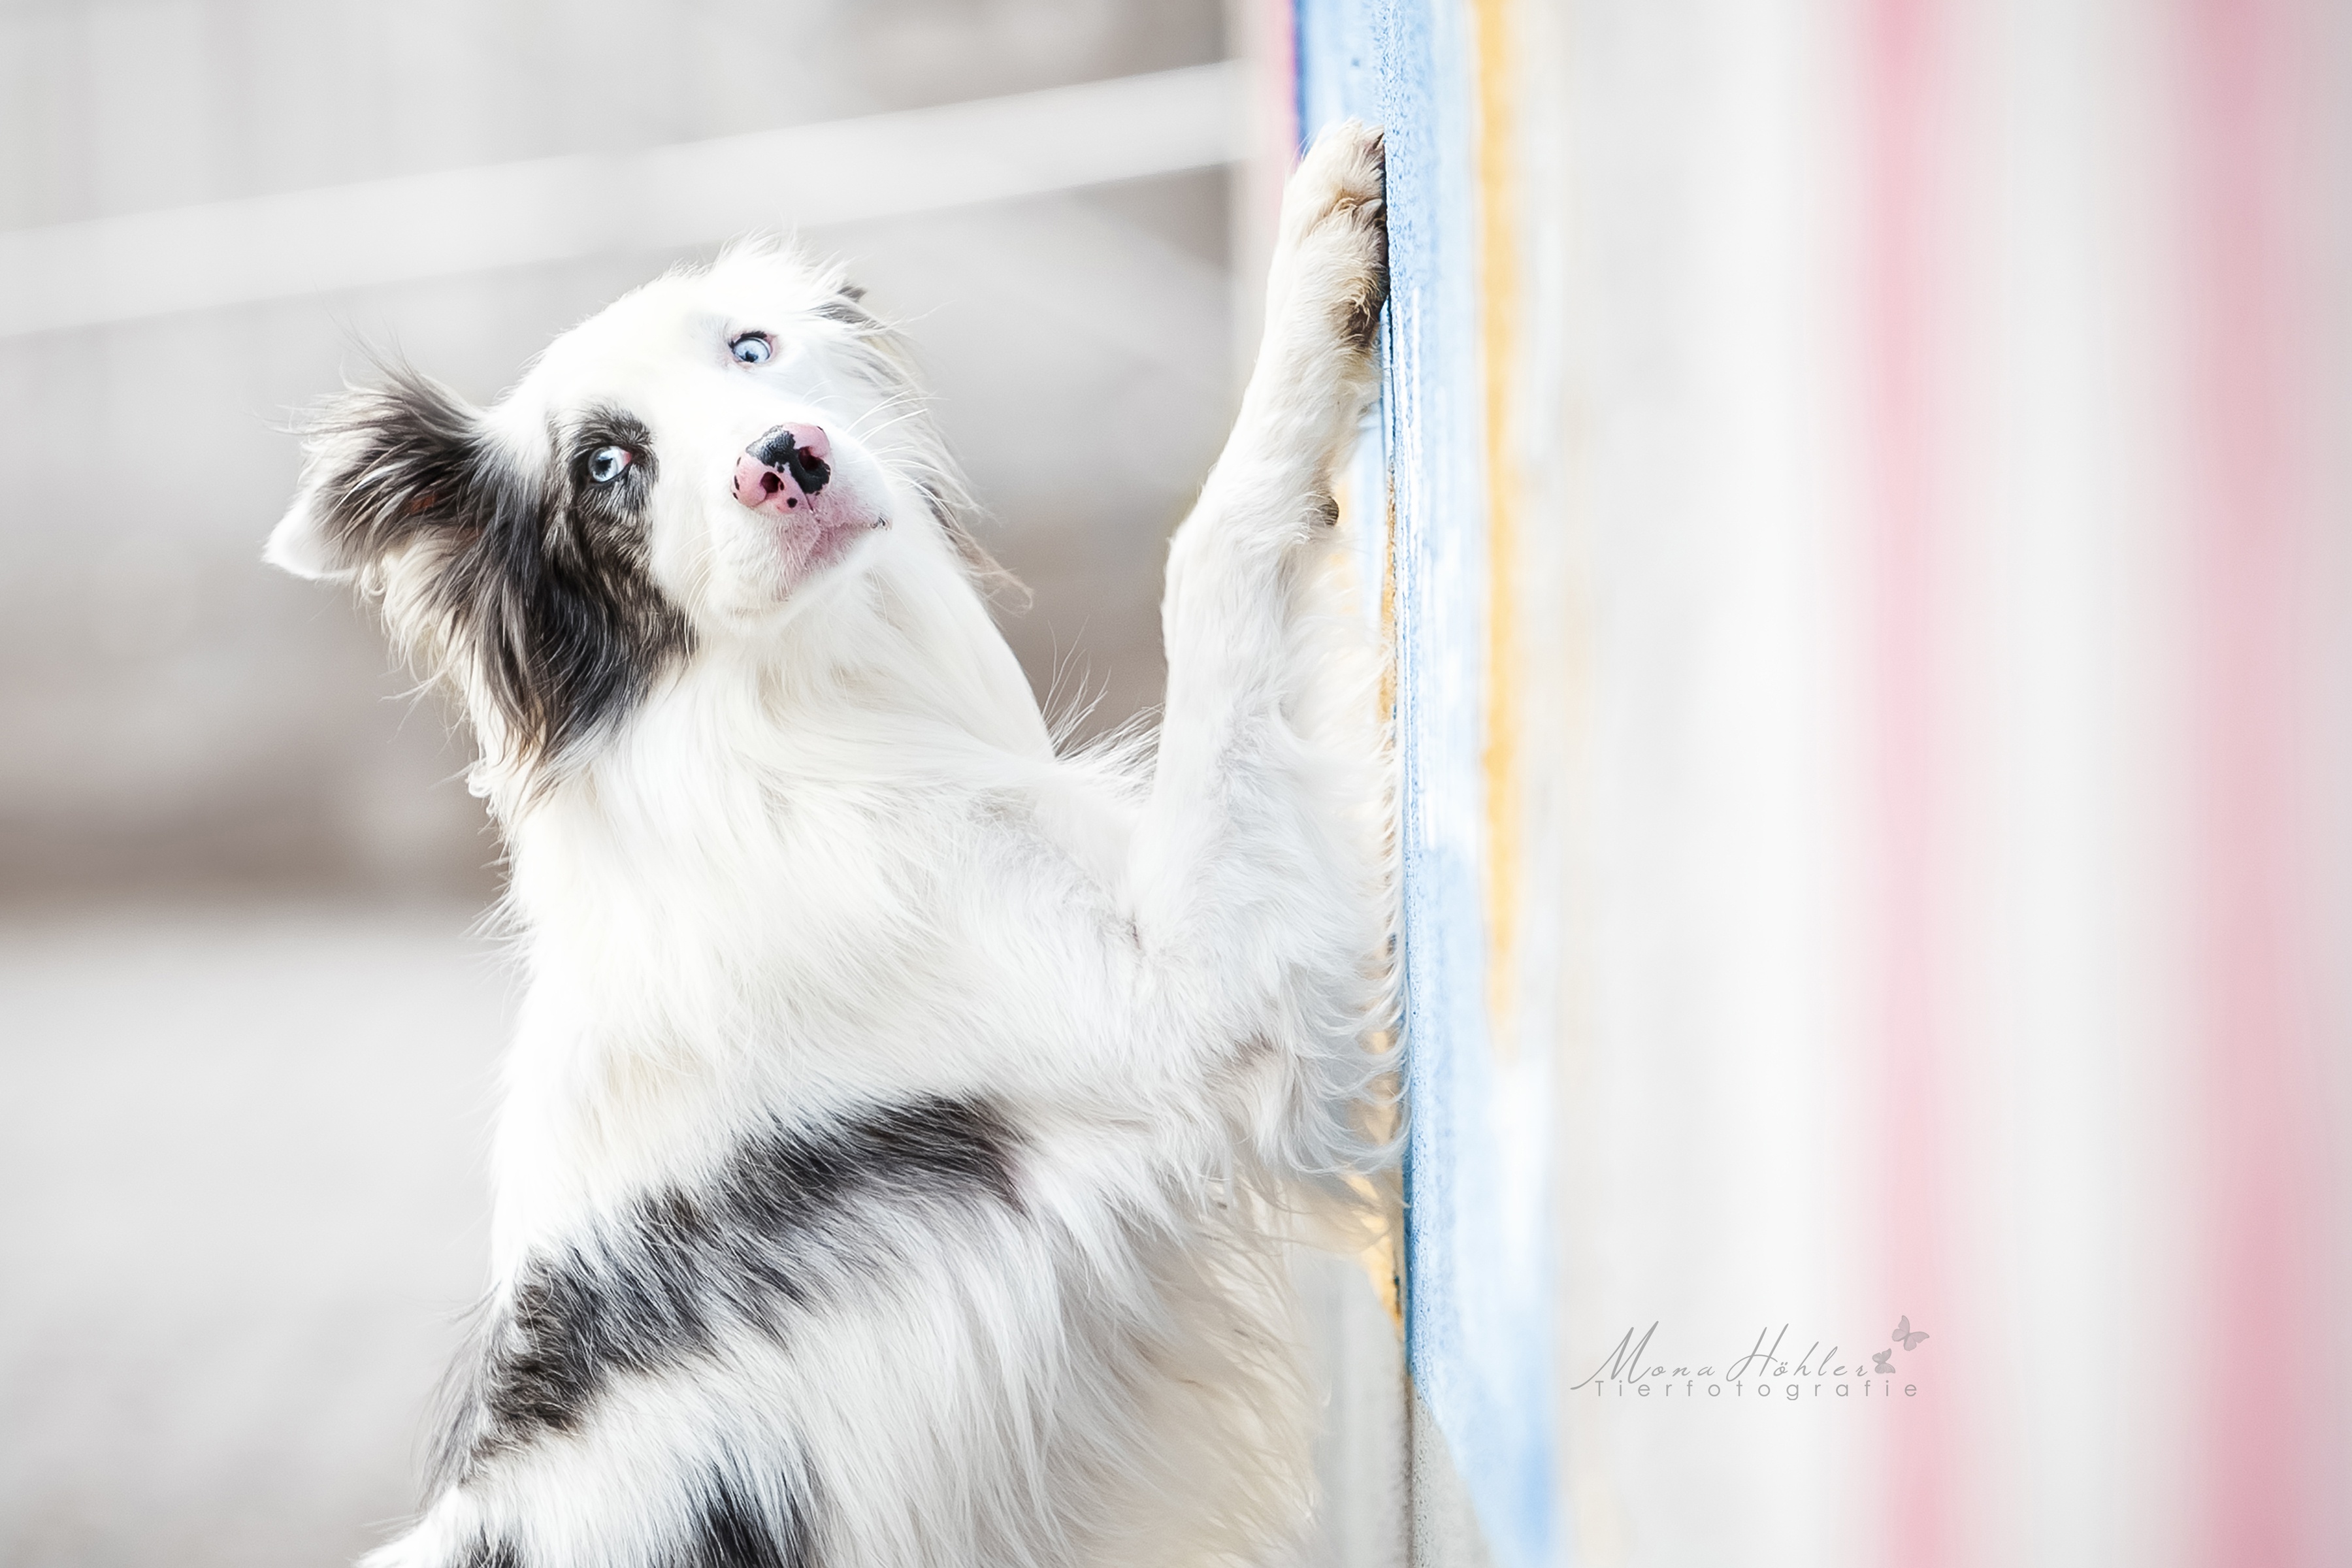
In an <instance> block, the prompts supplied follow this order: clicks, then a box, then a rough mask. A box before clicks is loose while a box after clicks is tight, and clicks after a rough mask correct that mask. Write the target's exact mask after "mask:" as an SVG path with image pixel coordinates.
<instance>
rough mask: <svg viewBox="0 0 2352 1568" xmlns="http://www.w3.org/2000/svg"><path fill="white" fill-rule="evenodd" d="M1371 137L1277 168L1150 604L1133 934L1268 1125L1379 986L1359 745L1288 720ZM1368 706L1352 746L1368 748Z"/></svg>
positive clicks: (1371, 316) (1365, 316)
mask: <svg viewBox="0 0 2352 1568" xmlns="http://www.w3.org/2000/svg"><path fill="white" fill-rule="evenodd" d="M1381 153H1382V148H1381V135H1380V133H1379V132H1377V131H1373V130H1370V129H1368V128H1367V127H1365V126H1362V125H1360V124H1357V123H1354V122H1352V121H1351V122H1349V123H1346V124H1342V125H1339V126H1336V127H1334V128H1333V129H1331V130H1330V131H1328V132H1325V133H1324V134H1323V135H1322V136H1321V137H1319V138H1318V140H1317V142H1316V143H1315V146H1314V148H1313V150H1312V151H1310V152H1309V153H1307V158H1306V160H1305V161H1304V163H1301V164H1300V166H1299V169H1298V171H1297V174H1295V175H1294V176H1293V177H1292V179H1291V182H1290V186H1289V189H1288V191H1287V193H1286V195H1285V197H1284V202H1283V216H1282V226H1281V232H1280V237H1279V239H1278V242H1277V247H1276V255H1275V258H1274V265H1273V271H1272V277H1271V279H1270V280H1269V284H1268V299H1267V305H1266V328H1265V341H1264V343H1263V346H1262V347H1261V349H1260V351H1259V354H1258V361H1257V364H1256V366H1255V370H1254V372H1253V374H1252V376H1251V379H1250V384H1249V388H1248V391H1247V392H1246V394H1245V395H1244V398H1243V401H1242V411H1241V416H1240V419H1239V420H1238V422H1237V423H1236V424H1235V426H1234V432H1233V435H1232V437H1231V438H1230V439H1229V441H1228V442H1227V444H1226V447H1225V450H1224V453H1223V456H1222V457H1221V458H1219V460H1218V462H1217V466H1216V468H1215V469H1214V470H1213V472H1212V474H1211V475H1210V477H1209V480H1208V483H1207V485H1206V486H1205V487H1204V488H1203V489H1202V496H1201V500H1200V503H1199V505H1198V506H1197V507H1196V508H1195V509H1194V510H1193V512H1192V516H1191V517H1190V518H1189V519H1187V520H1186V521H1185V523H1184V525H1183V527H1182V529H1181V531H1179V532H1178V534H1177V537H1176V540H1175V543H1174V545H1173V548H1172V550H1171V556H1170V561H1169V568H1168V590H1167V597H1166V600H1165V603H1164V605H1163V606H1162V621H1163V626H1164V631H1165V635H1166V638H1167V648H1168V700H1167V708H1166V711H1165V716H1164V719H1163V721H1162V725H1161V731H1160V752H1159V759H1158V766H1157V770H1156V772H1155V773H1154V776H1153V783H1152V792H1151V795H1150V802H1149V804H1148V805H1147V807H1146V811H1145V816H1144V819H1143V822H1142V824H1141V832H1140V835H1139V839H1138V863H1137V866H1136V874H1137V875H1136V889H1137V895H1138V921H1137V926H1138V935H1139V938H1140V940H1141V942H1142V943H1143V947H1144V951H1145V953H1146V956H1147V960H1148V961H1149V962H1150V963H1152V964H1153V965H1154V967H1155V968H1156V969H1157V970H1158V971H1159V978H1160V980H1161V981H1162V982H1163V983H1173V984H1176V985H1178V986H1180V987H1181V989H1182V990H1183V991H1184V992H1185V993H1186V994H1184V995H1182V996H1181V998H1171V997H1169V996H1167V995H1165V994H1162V995H1161V997H1160V1001H1162V1002H1163V1003H1165V1002H1169V1001H1178V1002H1180V1003H1181V1006H1180V1007H1179V1009H1178V1011H1179V1012H1180V1013H1181V1016H1183V1017H1184V1019H1185V1021H1186V1023H1187V1025H1188V1026H1190V1027H1191V1028H1192V1029H1194V1030H1196V1031H1198V1030H1202V1029H1205V1031H1206V1038H1207V1039H1208V1041H1209V1043H1210V1044H1211V1046H1212V1048H1219V1047H1230V1048H1234V1049H1240V1050H1249V1049H1251V1048H1253V1047H1255V1052H1256V1054H1257V1055H1258V1056H1259V1057H1262V1058H1263V1057H1267V1056H1272V1057H1275V1058H1280V1063H1279V1065H1278V1066H1277V1071H1280V1072H1281V1073H1282V1074H1283V1076H1284V1078H1285V1079H1286V1080H1287V1082H1286V1090H1285V1091H1284V1092H1280V1093H1277V1094H1276V1096H1275V1097H1274V1098H1276V1100H1284V1101H1287V1102H1288V1103H1289V1110H1287V1111H1286V1112H1285V1113H1283V1114H1282V1115H1280V1116H1278V1117H1276V1119H1275V1120H1277V1121H1293V1120H1295V1118H1296V1117H1297V1113H1298V1112H1299V1111H1301V1110H1307V1109H1308V1108H1307V1106H1306V1105H1304V1104H1302V1103H1300V1102H1301V1100H1302V1099H1303V1100H1316V1099H1318V1098H1321V1096H1320V1095H1319V1094H1318V1080H1320V1081H1321V1082H1322V1083H1325V1084H1328V1083H1329V1080H1330V1078H1331V1073H1330V1072H1329V1071H1323V1072H1318V1071H1316V1070H1314V1069H1315V1062H1316V1061H1317V1060H1318V1059H1320V1060H1321V1061H1323V1062H1324V1064H1325V1065H1326V1067H1327V1068H1336V1067H1338V1066H1339V1064H1340V1063H1342V1062H1343V1061H1347V1060H1349V1059H1351V1058H1352V1059H1353V1060H1355V1061H1357V1062H1360V1060H1361V1059H1362V1053H1361V1051H1360V1048H1359V1047H1358V1042H1357V1039H1356V1036H1357V1035H1358V1033H1359V1032H1360V1029H1361V1027H1362V1026H1363V1023H1364V1021H1365V1020H1364V1017H1363V1013H1364V1009H1365V1007H1366V1006H1367V1005H1370V1004H1371V1003H1373V1002H1374V1001H1376V1000H1377V997H1376V993H1377V991H1378V989H1379V981H1378V954H1377V952H1376V951H1374V950H1376V949H1377V947H1378V945H1379V942H1380V940H1381V936H1382V935H1383V934H1384V932H1383V930H1382V923H1383V922H1382V921H1381V910H1379V909H1378V907H1377V905H1378V901H1379V898H1378V883H1379V875H1378V859H1377V853H1376V852H1368V846H1369V845H1370V842H1371V841H1372V840H1374V839H1376V838H1377V834H1368V833H1367V832H1366V831H1365V821H1364V818H1365V816H1366V814H1367V813H1368V812H1369V811H1370V809H1371V808H1372V807H1373V805H1374V804H1375V802H1374V800H1371V799H1365V798H1360V797H1361V796H1362V795H1366V794H1367V793H1370V794H1374V795H1376V793H1377V792H1376V790H1372V791H1367V790H1366V789H1365V787H1364V786H1365V785H1366V784H1369V783H1370V782H1371V781H1373V780H1374V779H1375V778H1376V773H1375V772H1374V769H1373V767H1372V766H1371V761H1372V760H1371V758H1370V756H1369V755H1360V756H1354V757H1349V756H1344V755H1335V754H1334V752H1333V747H1332V746H1331V744H1330V742H1329V739H1328V736H1318V733H1317V732H1316V728H1315V726H1314V725H1312V724H1310V723H1308V722H1307V721H1306V717H1305V716H1306V714H1307V710H1309V709H1310V708H1312V707H1313V706H1315V704H1314V701H1313V698H1314V697H1315V695H1316V692H1315V690H1314V685H1315V682H1317V680H1318V679H1324V680H1329V679H1335V678H1336V676H1337V672H1335V671H1333V670H1330V669H1328V668H1323V660H1322V658H1320V656H1319V655H1318V652H1317V647H1318V642H1317V638H1316V637H1314V636H1312V635H1310V634H1311V632H1312V630H1313V627H1312V626H1311V624H1310V623H1311V622H1312V620H1313V618H1314V608H1313V599H1314V597H1315V595H1314V593H1313V591H1312V590H1313V589H1314V587H1315V585H1316V579H1317V576H1318V574H1319V573H1321V572H1323V571H1324V570H1325V568H1326V567H1327V566H1328V563H1329V560H1330V557H1331V555H1332V553H1333V552H1334V550H1335V549H1336V548H1337V540H1336V533H1337V530H1336V529H1335V528H1334V527H1333V523H1334V521H1335V516H1336V509H1335V507H1334V505H1333V502H1332V497H1331V488H1330V486H1331V472H1332V468H1333V466H1334V464H1335V463H1336V462H1337V461H1338V460H1339V458H1341V457H1342V456H1344V454H1345V451H1346V448H1347V447H1348V445H1349V441H1350V440H1351V439H1352V437H1353V436H1354V433H1355V430H1356V427H1357V426H1358V424H1359V422H1360V419H1361V416H1362V414H1363V410H1364V408H1365V405H1366V404H1367V402H1368V401H1369V399H1370V396H1371V394H1372V390H1373V386H1374V384H1375V380H1376V376H1377V365H1376V362H1375V359H1374V355H1373V353H1372V337H1373V331H1374V325H1375V322H1376V321H1377V319H1378V314H1379V310H1380V307H1381V300H1382V299H1383V298H1384V296H1385V292H1386V289H1387V238H1386V229H1385V224H1384V204H1383V201H1382V196H1381V189H1382V181H1381V172H1382V162H1381ZM1365 717H1366V719H1367V722H1366V723H1365V724H1364V725H1362V726H1361V727H1360V730H1359V731H1358V732H1357V735H1356V737H1355V742H1354V744H1355V747H1356V749H1357V750H1359V751H1362V752H1369V751H1370V745H1371V737H1372V735H1373V733H1374V730H1373V726H1372V725H1371V724H1370V722H1369V720H1370V715H1369V713H1367V715H1366V716H1365ZM1343 744H1345V743H1344V742H1343ZM1197 1037H1201V1036H1199V1035H1196V1038H1197ZM1268 1047H1272V1048H1271V1050H1269V1049H1268ZM1302 1068H1303V1069H1305V1071H1304V1076H1303V1077H1302V1076H1301V1069H1302ZM1330 1087H1332V1088H1335V1089H1343V1088H1344V1087H1345V1085H1344V1084H1331V1085H1330ZM1316 1119H1317V1118H1315V1117H1314V1115H1313V1114H1312V1112H1311V1111H1310V1112H1309V1115H1308V1120H1309V1121H1313V1120H1316ZM1265 1131H1273V1128H1272V1127H1271V1126H1267V1127H1266V1128H1265ZM1294 1131H1297V1129H1296V1128H1294ZM1310 1142H1313V1140H1311V1139H1310ZM1290 1152H1291V1153H1293V1154H1298V1153H1303V1152H1305V1151H1300V1150H1292V1151H1290Z"/></svg>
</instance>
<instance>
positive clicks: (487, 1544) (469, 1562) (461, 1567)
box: [451, 1541, 523, 1568]
mask: <svg viewBox="0 0 2352 1568" xmlns="http://www.w3.org/2000/svg"><path fill="white" fill-rule="evenodd" d="M451 1568H523V1564H522V1554H521V1553H520V1552H517V1551H516V1550H515V1549H514V1546H513V1544H512V1543H511V1542H505V1541H499V1542H491V1541H477V1542H474V1543H473V1544H472V1545H470V1546H468V1547H467V1548H466V1551H465V1554H464V1555H463V1556H461V1557H459V1558H458V1559H457V1561H456V1562H455V1563H452V1564H451Z"/></svg>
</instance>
